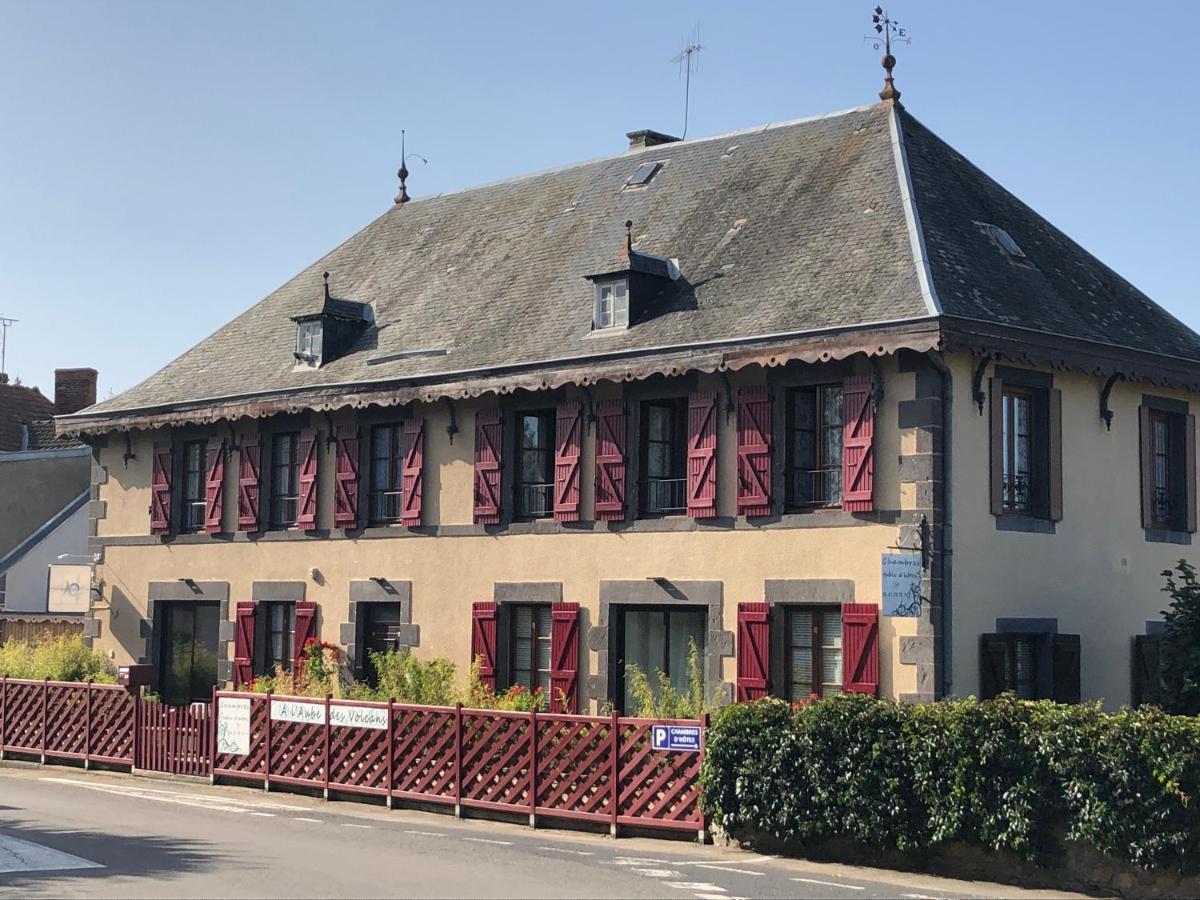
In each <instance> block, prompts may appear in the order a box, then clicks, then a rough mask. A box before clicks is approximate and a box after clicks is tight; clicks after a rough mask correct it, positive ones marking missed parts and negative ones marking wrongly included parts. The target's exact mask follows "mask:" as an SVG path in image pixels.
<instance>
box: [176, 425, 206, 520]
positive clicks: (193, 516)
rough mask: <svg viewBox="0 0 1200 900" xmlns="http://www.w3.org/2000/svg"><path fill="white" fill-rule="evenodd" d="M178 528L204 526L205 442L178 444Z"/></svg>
mask: <svg viewBox="0 0 1200 900" xmlns="http://www.w3.org/2000/svg"><path fill="white" fill-rule="evenodd" d="M179 449H180V453H179V455H180V462H181V471H180V476H181V477H180V480H179V484H180V496H179V530H180V531H200V530H202V529H203V528H204V482H205V479H204V475H205V442H204V441H186V442H184V443H183V444H182V445H180V448H179Z"/></svg>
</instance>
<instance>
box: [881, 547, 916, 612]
mask: <svg viewBox="0 0 1200 900" xmlns="http://www.w3.org/2000/svg"><path fill="white" fill-rule="evenodd" d="M881 571H882V576H883V614H884V615H885V616H899V617H901V618H907V619H913V618H916V617H918V616H920V615H921V575H922V574H923V569H922V566H921V554H920V553H885V554H883V560H882V566H881Z"/></svg>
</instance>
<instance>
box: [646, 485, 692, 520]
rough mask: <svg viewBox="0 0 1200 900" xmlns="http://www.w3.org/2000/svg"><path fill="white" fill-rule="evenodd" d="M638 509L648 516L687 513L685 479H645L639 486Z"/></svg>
mask: <svg viewBox="0 0 1200 900" xmlns="http://www.w3.org/2000/svg"><path fill="white" fill-rule="evenodd" d="M640 494H641V497H640V507H641V510H642V512H644V513H648V514H650V515H671V514H674V513H682V512H686V511H687V479H686V478H647V479H646V480H645V481H643V482H642V483H641V485H640Z"/></svg>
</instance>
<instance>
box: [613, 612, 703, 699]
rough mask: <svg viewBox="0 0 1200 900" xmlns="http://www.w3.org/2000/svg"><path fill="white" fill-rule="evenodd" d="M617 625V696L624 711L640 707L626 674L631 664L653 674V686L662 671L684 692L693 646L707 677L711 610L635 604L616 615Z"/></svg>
mask: <svg viewBox="0 0 1200 900" xmlns="http://www.w3.org/2000/svg"><path fill="white" fill-rule="evenodd" d="M615 621H616V625H617V654H616V671H615V672H614V673H613V683H614V684H615V685H617V690H616V691H614V698H620V700H621V710H622V711H623V712H626V713H630V712H633V711H634V710H635V709H636V706H637V704H636V702H635V699H634V697H633V695H632V694H631V692H630V681H631V680H630V679H629V678H627V677H626V675H627V671H628V668H629V667H630V666H637V668H638V669H639V670H641V671H642V672H644V673H646V674H647V675H648V676H649V677H650V683H651V685H652V686H654V685H656V684H657V682H658V673H659V672H662V673H664V674H665V675H666V676H667V678H669V679H670V682H671V686H672V687H673V688H674V689H675V690H676V691H680V692H686V691H687V689H688V653H689V651H690V648H691V647H692V646H695V648H696V652H697V653H698V654H699V658H700V674H701V677H702V678H703V677H704V649H705V646H704V645H705V640H704V639H705V635H706V633H707V630H708V629H707V627H706V621H707V610H706V609H705V608H703V607H687V606H634V607H626V608H624V609H620V610H619V612H617V613H616V614H615Z"/></svg>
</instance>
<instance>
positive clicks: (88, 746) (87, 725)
mask: <svg viewBox="0 0 1200 900" xmlns="http://www.w3.org/2000/svg"><path fill="white" fill-rule="evenodd" d="M83 721H84V726H83V768H84V769H85V770H86V769H90V768H91V767H92V679H90V678H89V679H88V680H87V714H86V715H85V717H84V720H83Z"/></svg>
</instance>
